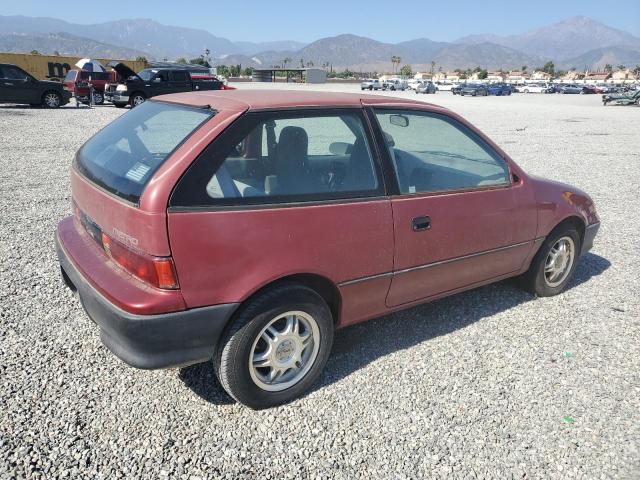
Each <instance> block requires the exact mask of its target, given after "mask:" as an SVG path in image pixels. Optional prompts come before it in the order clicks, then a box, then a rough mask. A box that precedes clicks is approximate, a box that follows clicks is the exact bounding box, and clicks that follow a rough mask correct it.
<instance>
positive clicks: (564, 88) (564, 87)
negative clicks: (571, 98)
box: [556, 84, 593, 95]
mask: <svg viewBox="0 0 640 480" xmlns="http://www.w3.org/2000/svg"><path fill="white" fill-rule="evenodd" d="M556 92H557V93H563V94H574V95H575V94H585V93H593V92H592V91H591V90H590V89H589V88H588V87H587V86H585V85H575V84H561V85H560V86H559V87H558V88H557V89H556Z"/></svg>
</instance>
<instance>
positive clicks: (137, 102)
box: [133, 95, 144, 105]
mask: <svg viewBox="0 0 640 480" xmlns="http://www.w3.org/2000/svg"><path fill="white" fill-rule="evenodd" d="M141 103H144V97H143V96H141V95H136V96H135V97H133V104H134V105H140V104H141Z"/></svg>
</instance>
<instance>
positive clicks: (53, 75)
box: [0, 52, 147, 82]
mask: <svg viewBox="0 0 640 480" xmlns="http://www.w3.org/2000/svg"><path fill="white" fill-rule="evenodd" d="M80 58H81V57H64V56H61V55H31V54H28V53H2V52H0V63H10V64H12V65H17V66H18V67H20V68H22V69H23V70H26V71H27V72H29V73H30V74H31V75H33V76H34V77H36V78H37V79H38V80H55V81H58V82H61V81H62V80H63V79H64V77H65V76H66V75H67V72H68V71H69V70H77V69H78V67H76V63H77V62H78V60H80ZM97 60H99V61H100V63H102V64H103V65H104V66H105V67H107V64H108V63H109V62H113V61H116V62H122V63H124V64H126V65H127V66H128V67H129V68H131V70H133V71H134V72H139V71H140V70H142V69H143V68H147V62H140V61H137V60H112V59H107V58H98V59H97Z"/></svg>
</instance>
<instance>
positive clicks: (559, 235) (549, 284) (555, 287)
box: [518, 224, 581, 297]
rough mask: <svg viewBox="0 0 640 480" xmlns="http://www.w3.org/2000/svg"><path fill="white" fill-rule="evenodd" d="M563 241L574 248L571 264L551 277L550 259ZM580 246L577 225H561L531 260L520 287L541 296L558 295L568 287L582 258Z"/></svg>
mask: <svg viewBox="0 0 640 480" xmlns="http://www.w3.org/2000/svg"><path fill="white" fill-rule="evenodd" d="M561 242H565V244H566V245H567V246H570V248H571V249H572V253H571V255H572V257H571V260H570V264H569V263H567V264H566V266H565V268H564V270H563V271H562V272H561V273H560V274H559V276H558V277H557V278H553V277H552V278H551V279H550V278H549V277H550V276H552V273H551V272H547V271H546V270H547V269H548V268H550V267H549V260H550V257H551V255H552V249H556V248H557V246H558V245H559V244H560V243H561ZM580 248H581V242H580V234H579V233H578V231H577V230H576V229H575V227H574V226H572V225H566V224H565V225H559V226H558V227H556V228H555V229H554V230H553V231H552V232H551V233H550V234H549V235H548V236H547V238H546V239H545V241H544V242H543V244H542V245H541V246H540V250H538V253H536V256H535V257H534V258H533V260H532V261H531V266H530V267H529V270H528V271H527V272H526V273H525V274H523V275H522V276H521V277H520V278H519V282H518V283H519V284H520V287H521V288H523V289H524V290H526V291H528V292H531V293H533V294H536V295H537V296H539V297H552V296H554V295H558V294H559V293H561V292H562V291H563V290H564V289H565V288H566V286H567V284H568V283H569V282H570V281H571V278H572V277H573V274H574V273H575V270H576V267H577V265H578V260H579V259H580ZM561 263H562V261H561ZM552 265H553V264H552Z"/></svg>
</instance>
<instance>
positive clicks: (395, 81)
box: [382, 78, 407, 92]
mask: <svg viewBox="0 0 640 480" xmlns="http://www.w3.org/2000/svg"><path fill="white" fill-rule="evenodd" d="M382 89H383V90H391V91H395V90H400V91H402V92H404V91H405V90H406V89H407V82H405V81H404V80H400V79H399V78H392V79H390V80H385V81H384V82H383V84H382Z"/></svg>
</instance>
